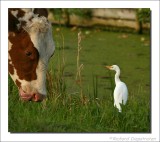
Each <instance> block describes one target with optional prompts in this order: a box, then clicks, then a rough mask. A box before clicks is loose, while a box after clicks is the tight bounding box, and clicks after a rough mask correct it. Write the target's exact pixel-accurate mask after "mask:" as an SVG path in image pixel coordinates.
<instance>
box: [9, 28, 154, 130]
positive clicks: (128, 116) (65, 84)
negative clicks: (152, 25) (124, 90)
mask: <svg viewBox="0 0 160 142" xmlns="http://www.w3.org/2000/svg"><path fill="white" fill-rule="evenodd" d="M80 30H81V32H82V37H81V38H82V39H81V44H80V46H81V47H83V49H82V50H81V52H80V55H79V61H78V62H79V63H78V64H79V66H80V65H81V64H82V63H83V70H81V72H80V76H79V77H80V79H81V85H79V84H78V83H77V79H76V75H77V68H78V66H77V48H78V47H77V46H78V44H77V43H78V37H77V34H78V33H79V29H76V30H74V31H72V29H68V28H64V27H60V28H59V27H57V28H55V29H54V40H55V43H56V52H55V55H54V57H53V58H52V59H51V61H50V64H49V71H48V74H47V78H48V79H47V90H48V98H47V99H46V100H45V101H43V102H41V103H32V102H21V101H20V100H19V97H18V91H17V88H16V87H15V85H14V83H13V81H12V80H11V79H10V77H9V112H8V113H9V114H8V115H9V126H8V127H9V131H10V132H54V133H60V132H63V133H64V132H65V133H69V132H73V133H74V132H81V133H82V132H84V133H90V132H95V133H114V132H131V133H134V132H138V133H142V132H143V133H149V132H151V127H150V125H151V116H150V113H151V112H150V111H151V110H150V103H151V100H150V99H151V94H150V44H149V41H150V36H149V35H137V34H129V33H127V34H126V33H115V32H107V31H100V30H99V29H92V30H91V29H80ZM112 64H117V65H119V66H120V68H121V80H122V81H124V82H125V83H126V84H127V86H128V90H129V98H128V102H127V104H126V106H122V113H118V110H117V109H116V108H114V107H113V89H114V72H110V71H108V70H106V69H105V68H104V66H105V65H112ZM81 89H82V90H81ZM81 91H82V93H83V101H82V96H81Z"/></svg>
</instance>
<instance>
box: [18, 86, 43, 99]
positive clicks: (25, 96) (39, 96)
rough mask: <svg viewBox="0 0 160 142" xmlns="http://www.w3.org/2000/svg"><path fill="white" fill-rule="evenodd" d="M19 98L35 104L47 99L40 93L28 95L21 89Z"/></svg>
mask: <svg viewBox="0 0 160 142" xmlns="http://www.w3.org/2000/svg"><path fill="white" fill-rule="evenodd" d="M19 96H20V98H21V100H23V101H34V102H40V101H42V100H43V99H44V98H45V95H42V94H39V93H37V92H36V93H26V92H25V91H23V90H22V88H20V89H19Z"/></svg>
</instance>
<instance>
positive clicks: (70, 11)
mask: <svg viewBox="0 0 160 142" xmlns="http://www.w3.org/2000/svg"><path fill="white" fill-rule="evenodd" d="M50 11H51V12H52V13H53V14H54V16H55V18H61V17H62V16H63V14H65V15H67V16H69V15H78V16H80V17H84V18H91V16H92V11H91V9H90V8H54V9H50Z"/></svg>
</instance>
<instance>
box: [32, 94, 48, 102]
mask: <svg viewBox="0 0 160 142" xmlns="http://www.w3.org/2000/svg"><path fill="white" fill-rule="evenodd" d="M44 98H45V96H44V95H41V94H38V93H37V94H33V97H32V101H34V102H41V101H43V99H44Z"/></svg>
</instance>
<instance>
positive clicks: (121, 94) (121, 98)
mask: <svg viewBox="0 0 160 142" xmlns="http://www.w3.org/2000/svg"><path fill="white" fill-rule="evenodd" d="M106 68H108V69H110V70H114V71H116V74H115V84H116V87H115V89H114V107H117V108H118V110H119V112H122V108H121V106H120V104H123V105H125V104H126V102H127V99H128V89H127V86H126V84H125V83H124V82H122V81H121V80H120V78H119V76H120V68H119V67H118V66H117V65H112V66H106Z"/></svg>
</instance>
